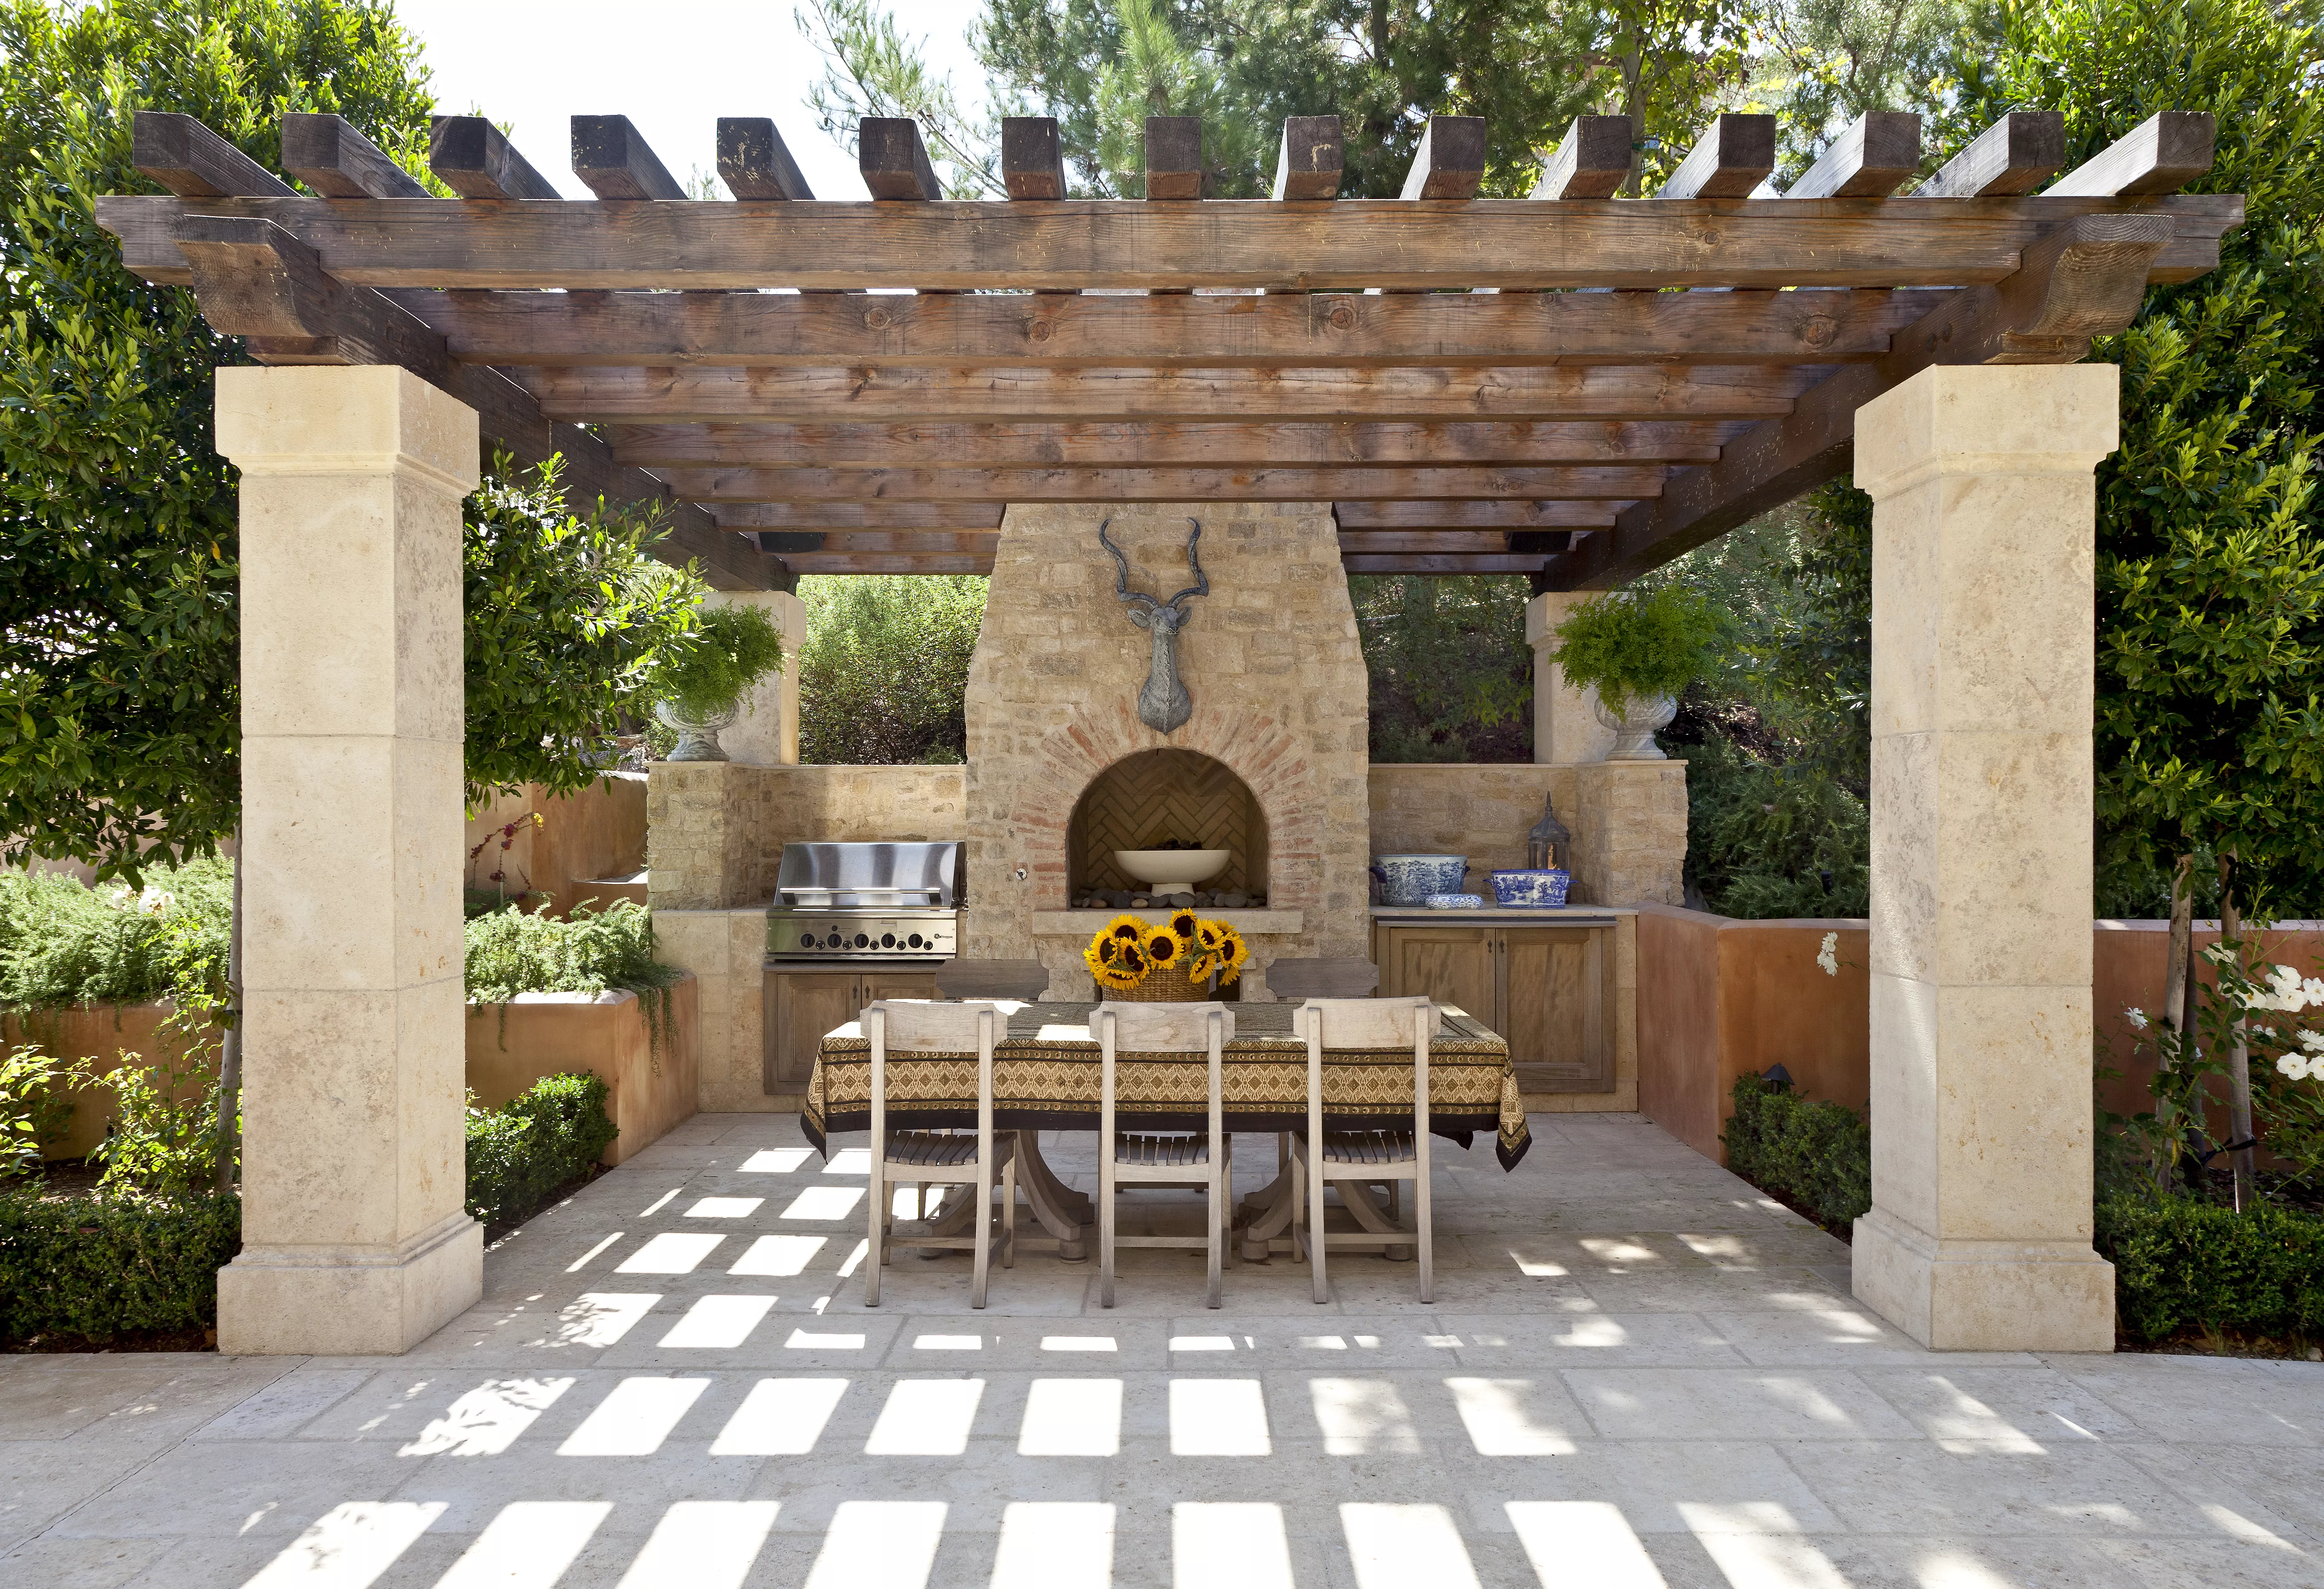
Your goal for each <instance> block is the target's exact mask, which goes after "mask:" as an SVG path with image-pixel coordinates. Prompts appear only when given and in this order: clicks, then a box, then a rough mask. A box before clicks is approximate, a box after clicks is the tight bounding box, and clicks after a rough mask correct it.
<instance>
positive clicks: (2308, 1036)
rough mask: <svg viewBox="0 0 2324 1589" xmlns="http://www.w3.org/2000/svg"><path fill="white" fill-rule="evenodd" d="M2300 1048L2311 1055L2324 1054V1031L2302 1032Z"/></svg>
mask: <svg viewBox="0 0 2324 1589" xmlns="http://www.w3.org/2000/svg"><path fill="white" fill-rule="evenodd" d="M2300 1046H2301V1048H2303V1049H2307V1050H2308V1051H2309V1052H2310V1053H2311V1054H2324V1031H2303V1032H2301V1034H2300Z"/></svg>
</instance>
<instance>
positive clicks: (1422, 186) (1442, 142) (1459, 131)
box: [1398, 115, 1485, 199]
mask: <svg viewBox="0 0 2324 1589" xmlns="http://www.w3.org/2000/svg"><path fill="white" fill-rule="evenodd" d="M1484 180H1485V118H1484V117H1483V116H1481V115H1432V116H1430V117H1429V118H1428V125H1426V126H1425V127H1423V128H1422V129H1421V130H1420V145H1419V147H1418V148H1416V149H1415V150H1414V151H1413V152H1412V166H1411V169H1409V170H1408V171H1406V172H1405V174H1404V191H1403V193H1401V194H1400V195H1398V197H1400V198H1404V199H1474V198H1475V197H1476V196H1477V189H1478V187H1479V185H1480V184H1481V183H1482V182H1483V181H1484Z"/></svg>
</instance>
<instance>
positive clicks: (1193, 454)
mask: <svg viewBox="0 0 2324 1589" xmlns="http://www.w3.org/2000/svg"><path fill="white" fill-rule="evenodd" d="M1736 423H1738V421H1726V422H1720V421H1714V420H1628V421H1625V420H1431V421H1425V422H1420V423H1409V422H1397V421H1390V422H1388V423H1385V424H1365V423H1359V422H1340V423H1330V422H1311V423H1305V424H1300V423H1285V424H1269V423H1267V422H1265V421H1252V420H1216V421H1208V422H1205V421H1201V420H1194V421H1166V422H1161V423H1155V424H1136V423H1127V424H1126V423H1120V422H1117V421H1111V420H1092V421H1088V422H1085V423H1082V424H1049V425H1043V424H1022V425H1020V424H976V423H973V422H969V421H955V422H953V423H947V424H930V425H882V424H861V423H856V422H853V421H851V420H836V421H833V422H830V423H822V424H817V423H808V424H797V425H767V424H749V423H738V424H715V425H617V426H614V427H613V428H612V429H611V430H610V432H609V434H608V436H607V438H606V439H607V440H608V441H609V442H610V443H611V444H612V446H613V456H614V457H617V458H619V459H621V460H622V462H623V463H626V464H634V465H636V466H638V467H641V468H648V469H660V468H682V467H692V468H703V467H722V466H735V465H741V466H745V467H753V468H761V469H779V468H943V467H971V466H982V465H995V466H1007V467H1029V466H1043V467H1082V468H1107V467H1152V466H1158V465H1177V466H1202V467H1218V466H1221V465H1245V466H1257V465H1262V464H1268V465H1274V466H1276V467H1300V466H1307V467H1316V466H1322V465H1352V464H1364V465H1378V466H1392V465H1399V464H1407V465H1413V464H1418V465H1436V466H1448V465H1453V464H1535V465H1539V464H1637V463H1674V462H1683V463H1711V462H1714V461H1716V460H1717V458H1718V457H1719V448H1720V442H1722V441H1723V440H1725V439H1726V438H1727V436H1728V435H1729V434H1730V433H1731V430H1732V429H1733V427H1734V425H1735V424H1736Z"/></svg>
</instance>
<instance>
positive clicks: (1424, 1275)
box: [1412, 1175, 1436, 1302]
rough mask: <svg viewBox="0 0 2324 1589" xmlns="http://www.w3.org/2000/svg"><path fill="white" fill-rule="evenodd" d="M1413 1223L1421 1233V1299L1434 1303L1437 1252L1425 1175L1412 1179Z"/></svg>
mask: <svg viewBox="0 0 2324 1589" xmlns="http://www.w3.org/2000/svg"><path fill="white" fill-rule="evenodd" d="M1412 1223H1413V1224H1414V1225H1415V1226H1416V1228H1417V1229H1418V1231H1419V1233H1420V1299H1421V1300H1422V1301H1423V1302H1434V1301H1435V1300H1436V1252H1435V1244H1434V1231H1432V1230H1431V1228H1430V1224H1431V1222H1430V1219H1429V1213H1428V1179H1427V1178H1426V1177H1425V1175H1424V1176H1415V1177H1413V1178H1412Z"/></svg>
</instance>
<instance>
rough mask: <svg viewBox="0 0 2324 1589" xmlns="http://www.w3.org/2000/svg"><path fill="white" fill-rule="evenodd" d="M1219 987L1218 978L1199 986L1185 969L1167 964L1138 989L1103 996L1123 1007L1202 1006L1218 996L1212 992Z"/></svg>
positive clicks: (1109, 990)
mask: <svg viewBox="0 0 2324 1589" xmlns="http://www.w3.org/2000/svg"><path fill="white" fill-rule="evenodd" d="M1216 984H1217V979H1216V978H1215V977H1206V978H1204V979H1203V981H1202V982H1201V983H1197V982H1195V981H1194V978H1192V977H1190V976H1188V975H1186V972H1185V967H1184V966H1180V965H1165V966H1162V967H1160V968H1159V969H1157V970H1154V971H1149V972H1148V973H1147V974H1146V980H1145V981H1144V982H1141V983H1139V984H1138V985H1137V986H1136V987H1134V988H1107V989H1105V990H1103V996H1104V997H1105V998H1108V999H1111V1000H1112V1001H1113V1002H1116V1003H1120V1004H1200V1003H1203V1002H1207V1001H1209V1000H1211V999H1213V998H1215V997H1217V995H1216V994H1215V993H1213V992H1212V991H1211V989H1212V988H1213V987H1214V986H1215V985H1216Z"/></svg>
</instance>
